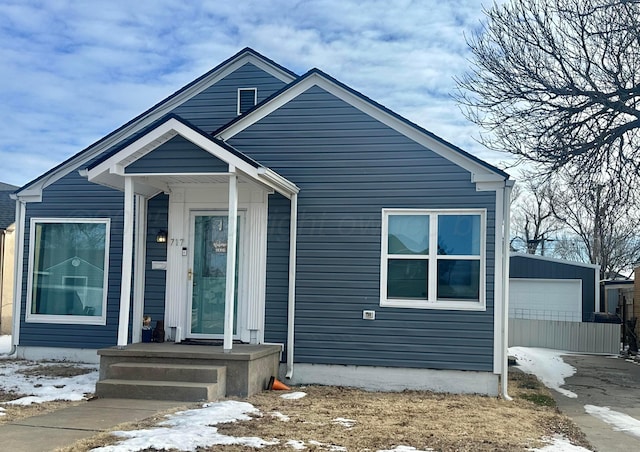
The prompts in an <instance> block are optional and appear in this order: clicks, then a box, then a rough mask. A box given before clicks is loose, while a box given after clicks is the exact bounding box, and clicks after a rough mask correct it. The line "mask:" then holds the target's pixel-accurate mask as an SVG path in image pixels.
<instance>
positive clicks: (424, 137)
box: [213, 68, 509, 182]
mask: <svg viewBox="0 0 640 452" xmlns="http://www.w3.org/2000/svg"><path fill="white" fill-rule="evenodd" d="M312 86H319V87H320V88H323V89H325V90H326V91H328V92H330V93H331V94H333V95H335V96H336V97H338V98H340V99H342V100H343V101H345V102H347V103H348V104H350V105H351V106H353V107H355V108H357V109H359V110H361V111H363V112H364V113H366V114H368V115H369V116H372V117H373V118H375V119H377V120H379V121H380V122H382V123H384V124H385V125H387V126H389V127H391V128H392V129H394V130H396V131H397V132H399V133H401V134H403V135H405V136H407V137H408V138H410V139H412V140H414V141H416V142H418V143H420V144H422V145H423V146H425V147H427V148H429V149H431V150H432V151H434V152H436V153H437V154H439V155H441V156H443V157H445V158H447V159H448V160H450V161H452V162H454V163H456V164H458V165H459V166H461V167H462V168H464V169H467V170H469V171H470V172H471V173H472V179H473V182H497V181H498V180H506V179H509V174H507V173H506V172H504V171H502V170H501V169H499V168H496V167H495V166H493V165H491V164H489V163H487V162H485V161H484V160H482V159H480V158H478V157H476V156H475V155H472V154H470V153H468V152H466V151H464V150H462V149H461V148H459V147H457V146H455V145H453V144H451V143H449V142H448V141H446V140H444V139H443V138H440V137H439V136H437V135H435V134H434V133H432V132H430V131H428V130H426V129H424V128H423V127H421V126H419V125H417V124H415V123H413V122H411V121H409V120H408V119H406V118H404V117H402V116H400V115H399V114H398V113H396V112H394V111H392V110H390V109H388V108H387V107H385V106H384V105H381V104H379V103H378V102H376V101H374V100H372V99H370V98H369V97H367V96H365V95H364V94H362V93H360V92H358V91H356V90H354V89H353V88H351V87H349V86H347V85H345V84H344V83H342V82H340V81H339V80H336V79H335V78H333V77H331V76H330V75H328V74H326V73H325V72H323V71H321V70H320V69H317V68H314V69H311V70H310V71H308V72H307V73H306V74H304V75H303V76H301V77H300V78H298V79H297V80H296V81H294V82H292V83H291V84H289V85H287V86H285V87H284V88H283V89H281V90H280V91H278V92H276V93H274V94H273V95H271V96H270V97H269V98H267V99H265V100H264V101H262V102H261V103H259V104H258V105H256V106H254V107H253V108H252V109H251V110H249V111H247V112H246V113H245V114H244V115H242V116H238V117H236V118H234V119H233V120H232V121H230V122H229V123H228V124H226V125H225V126H223V127H221V128H220V129H218V130H216V131H215V132H214V133H213V135H214V136H216V137H217V138H220V139H222V140H223V141H226V140H228V139H229V138H231V137H233V136H234V135H236V134H237V133H240V132H241V131H242V130H244V129H246V128H247V127H249V126H251V125H252V124H254V123H255V122H257V121H259V120H260V119H262V118H264V117H266V116H267V115H269V114H270V113H271V112H273V111H274V110H277V109H278V108H280V107H281V106H282V105H284V104H286V103H287V102H289V101H290V100H292V99H293V98H295V97H296V96H298V95H299V94H301V93H303V92H305V91H306V90H308V89H309V88H311V87H312Z"/></svg>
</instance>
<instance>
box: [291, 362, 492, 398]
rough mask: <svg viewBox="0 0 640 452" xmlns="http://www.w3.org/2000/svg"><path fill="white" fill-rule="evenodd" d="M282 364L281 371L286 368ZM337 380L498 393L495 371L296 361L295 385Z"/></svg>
mask: <svg viewBox="0 0 640 452" xmlns="http://www.w3.org/2000/svg"><path fill="white" fill-rule="evenodd" d="M284 367H285V366H284V365H282V364H281V365H280V372H281V373H282V372H283V371H284ZM328 383H338V384H340V385H342V386H350V387H356V388H362V389H366V390H369V391H384V392H391V391H404V390H407V389H408V390H418V391H435V392H449V393H454V394H483V395H489V396H497V395H498V388H499V383H498V376H497V375H495V374H493V373H492V372H479V371H464V370H437V369H415V368H406V367H382V366H352V365H347V366H345V365H335V364H306V363H297V364H296V374H295V377H293V378H292V379H291V384H293V385H309V384H322V385H326V384H328Z"/></svg>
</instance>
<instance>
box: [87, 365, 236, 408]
mask: <svg viewBox="0 0 640 452" xmlns="http://www.w3.org/2000/svg"><path fill="white" fill-rule="evenodd" d="M108 375H109V377H108V378H105V379H103V380H100V381H99V382H98V383H97V385H96V395H97V396H98V397H104V398H125V399H149V400H179V401H182V402H197V401H211V400H218V399H220V398H222V397H224V396H225V395H226V375H227V369H226V368H225V367H223V366H206V365H195V364H192V365H186V364H169V363H149V362H147V363H133V362H120V363H114V364H111V365H110V366H109V372H108Z"/></svg>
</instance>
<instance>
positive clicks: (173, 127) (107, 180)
mask: <svg viewBox="0 0 640 452" xmlns="http://www.w3.org/2000/svg"><path fill="white" fill-rule="evenodd" d="M176 136H181V137H183V138H184V139H186V140H188V141H190V142H191V143H193V144H194V145H196V146H197V147H198V148H200V149H202V150H203V151H205V152H208V153H209V154H211V155H212V156H214V157H216V158H218V159H219V160H222V161H223V162H224V163H225V164H226V165H227V171H225V172H214V171H202V172H178V171H176V172H166V171H163V172H158V173H150V172H145V173H129V172H127V171H126V168H127V167H128V166H129V165H131V164H133V163H134V162H136V161H138V160H140V159H141V158H143V157H144V156H146V155H147V154H149V153H151V152H152V151H153V150H155V149H157V148H158V147H160V146H161V145H162V144H164V143H166V142H167V141H169V140H171V139H172V138H174V137H176ZM80 173H81V174H82V175H83V176H86V177H87V178H88V180H89V181H90V182H94V183H97V184H101V185H105V186H108V187H111V188H115V189H117V190H120V191H124V185H125V182H124V181H125V176H128V177H132V178H133V179H134V184H133V186H134V191H135V193H136V194H140V195H143V196H147V197H151V196H155V195H156V194H158V193H160V192H163V191H169V185H170V184H173V183H216V182H225V181H226V179H227V176H228V175H229V174H231V173H238V174H239V175H240V176H244V177H245V178H247V179H249V180H252V181H254V182H256V183H258V184H260V185H262V186H265V187H267V188H269V189H272V190H275V191H277V192H278V193H280V194H282V195H283V196H285V197H287V198H291V196H292V195H293V194H296V193H298V192H299V188H298V187H297V186H296V185H295V184H294V183H293V182H291V181H289V180H287V179H286V178H284V177H283V176H281V175H279V174H278V173H276V172H275V171H273V170H271V169H269V168H268V167H266V166H264V165H261V164H260V163H259V162H257V161H255V160H253V159H252V158H250V157H249V156H247V155H245V154H243V153H242V152H240V151H238V150H237V149H235V148H233V147H232V146H230V145H228V144H227V143H225V142H224V141H222V140H220V139H217V138H214V137H212V136H211V135H209V134H207V133H206V132H204V131H202V130H201V129H199V128H197V127H195V126H194V125H192V124H190V123H188V122H187V121H185V120H184V119H182V118H180V117H179V116H177V115H174V114H169V115H166V116H164V117H162V118H160V119H159V120H157V121H155V122H154V123H153V124H150V125H149V126H148V127H146V128H145V129H143V130H142V131H141V132H140V133H139V134H137V135H136V136H135V137H133V138H132V139H130V140H128V141H126V142H124V143H123V144H121V145H120V146H118V147H117V148H115V149H114V150H113V151H111V152H109V153H108V154H105V155H104V156H102V157H101V158H99V159H97V160H96V161H94V162H93V163H92V164H91V165H89V166H88V167H87V168H86V169H85V170H81V171H80Z"/></svg>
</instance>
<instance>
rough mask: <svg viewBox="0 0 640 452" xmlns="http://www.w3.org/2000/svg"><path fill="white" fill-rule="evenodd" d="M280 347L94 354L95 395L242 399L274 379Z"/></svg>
mask: <svg viewBox="0 0 640 452" xmlns="http://www.w3.org/2000/svg"><path fill="white" fill-rule="evenodd" d="M281 352H282V348H281V347H280V346H279V345H265V344H260V345H250V344H234V346H233V349H232V350H224V347H223V346H222V345H220V346H215V345H186V344H180V343H174V342H164V343H136V344H128V345H126V346H125V347H111V348H104V349H101V350H98V355H99V356H100V377H99V381H98V383H97V385H96V395H97V396H98V397H104V398H132V399H156V400H180V401H191V402H197V401H211V400H216V399H220V398H222V397H226V396H237V397H247V396H250V395H253V394H256V393H258V392H260V391H262V390H264V389H265V388H266V386H267V384H268V382H269V379H270V378H271V377H272V376H275V377H277V376H278V369H279V364H280V355H281Z"/></svg>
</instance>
